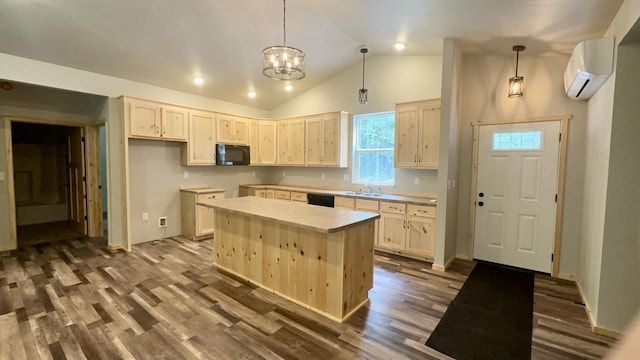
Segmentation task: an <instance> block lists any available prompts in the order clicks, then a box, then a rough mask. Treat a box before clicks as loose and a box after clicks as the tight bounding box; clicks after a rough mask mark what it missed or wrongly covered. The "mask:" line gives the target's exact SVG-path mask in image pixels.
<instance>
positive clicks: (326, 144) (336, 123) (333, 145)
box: [322, 113, 342, 166]
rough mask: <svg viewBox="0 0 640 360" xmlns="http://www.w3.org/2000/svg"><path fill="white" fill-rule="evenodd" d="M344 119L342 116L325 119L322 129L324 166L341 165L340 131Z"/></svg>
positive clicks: (330, 116)
mask: <svg viewBox="0 0 640 360" xmlns="http://www.w3.org/2000/svg"><path fill="white" fill-rule="evenodd" d="M341 120H342V118H341V116H340V114H339V113H338V114H337V115H335V114H334V115H326V116H324V117H323V121H322V123H323V125H324V127H323V129H322V135H323V136H322V165H325V166H338V165H340V145H341V143H340V139H341V134H340V129H341V124H340V122H341Z"/></svg>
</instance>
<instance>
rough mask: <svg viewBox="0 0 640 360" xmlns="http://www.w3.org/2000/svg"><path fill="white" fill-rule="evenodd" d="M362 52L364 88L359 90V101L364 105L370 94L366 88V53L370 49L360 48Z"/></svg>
mask: <svg viewBox="0 0 640 360" xmlns="http://www.w3.org/2000/svg"><path fill="white" fill-rule="evenodd" d="M360 52H361V53H362V89H360V90H359V91H358V102H360V104H362V105H364V104H366V103H367V101H368V95H369V91H368V90H367V89H365V88H364V55H365V54H366V53H367V52H369V49H367V48H366V47H365V48H362V49H360Z"/></svg>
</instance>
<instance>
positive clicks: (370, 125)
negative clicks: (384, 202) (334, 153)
mask: <svg viewBox="0 0 640 360" xmlns="http://www.w3.org/2000/svg"><path fill="white" fill-rule="evenodd" d="M353 132H354V141H353V143H354V144H353V148H354V154H353V182H354V183H372V184H382V185H393V181H394V175H395V171H394V169H393V144H394V139H395V112H393V111H389V112H383V113H377V114H364V115H356V116H355V117H354V120H353Z"/></svg>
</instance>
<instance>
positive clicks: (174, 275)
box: [0, 238, 611, 360]
mask: <svg viewBox="0 0 640 360" xmlns="http://www.w3.org/2000/svg"><path fill="white" fill-rule="evenodd" d="M473 266H474V265H473V263H472V262H464V261H456V262H455V263H454V264H453V265H452V267H451V268H450V270H449V271H448V272H447V273H439V272H435V271H431V270H430V264H427V263H422V262H418V261H411V260H405V259H402V258H398V257H393V258H390V257H386V256H384V255H381V254H378V255H377V256H376V268H375V275H374V282H375V284H374V289H373V290H371V291H370V299H371V302H370V304H369V305H368V306H366V307H365V308H362V309H360V310H359V311H358V312H357V313H356V314H355V315H354V316H352V317H351V318H350V319H349V320H348V321H346V322H345V323H344V324H338V323H335V322H332V321H331V320H328V319H325V318H323V317H322V316H319V315H317V314H315V313H313V312H311V311H309V310H307V309H304V308H302V307H301V306H298V305H295V304H293V303H291V302H288V301H286V300H283V299H281V298H280V297H278V296H275V295H273V294H270V293H268V292H267V291H265V290H262V289H259V288H256V287H254V286H250V285H246V284H243V283H242V282H240V281H238V279H234V278H232V277H230V276H227V275H225V274H222V273H220V272H218V271H217V270H216V269H215V268H214V267H213V266H212V249H211V241H203V242H191V241H188V240H184V239H182V238H172V239H167V240H162V241H157V242H150V243H144V244H138V245H134V246H133V249H132V251H131V252H130V253H125V252H110V251H108V250H106V249H105V248H104V243H103V242H97V241H95V240H78V239H70V240H66V241H59V242H55V243H52V244H42V245H35V246H26V247H22V248H20V249H19V250H17V251H13V252H11V253H9V254H4V255H3V256H2V257H0V339H1V340H0V359H3V360H4V359H29V360H31V359H85V358H86V359H322V360H327V359H385V360H391V359H446V358H447V357H446V356H444V355H442V354H439V353H438V352H436V351H434V350H431V349H430V348H428V347H426V346H425V345H424V342H425V341H426V340H427V338H428V337H429V334H430V333H431V332H432V331H433V329H434V328H435V326H436V325H437V324H438V321H439V319H440V318H441V317H442V315H443V313H444V311H445V310H446V308H447V305H448V304H449V302H450V301H451V300H452V299H453V298H454V297H455V295H456V293H457V292H458V290H459V289H460V287H461V286H462V284H463V282H464V280H465V279H466V277H467V275H468V274H469V273H470V271H471V270H472V268H473ZM610 344H611V340H610V339H608V338H606V337H601V336H598V335H595V334H593V333H592V332H591V330H590V328H589V325H588V322H587V317H586V315H585V312H584V306H583V305H582V304H581V303H580V299H579V296H578V293H577V290H576V287H575V285H574V284H572V283H570V282H566V281H560V280H556V279H551V278H549V277H547V276H536V282H535V306H534V329H533V356H532V357H533V358H535V359H581V358H583V359H597V358H600V357H602V356H603V354H605V353H606V351H607V349H608V347H609V346H610Z"/></svg>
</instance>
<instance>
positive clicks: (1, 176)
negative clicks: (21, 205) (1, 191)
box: [0, 171, 4, 180]
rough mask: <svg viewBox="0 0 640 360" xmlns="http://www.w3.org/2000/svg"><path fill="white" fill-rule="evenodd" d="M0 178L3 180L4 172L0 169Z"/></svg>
mask: <svg viewBox="0 0 640 360" xmlns="http://www.w3.org/2000/svg"><path fill="white" fill-rule="evenodd" d="M0 180H4V172H2V171H0Z"/></svg>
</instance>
